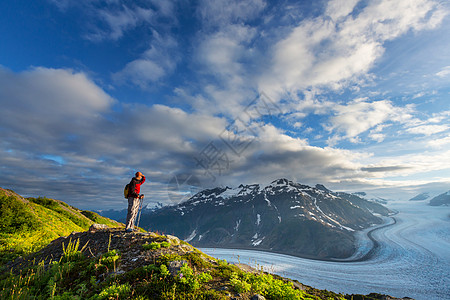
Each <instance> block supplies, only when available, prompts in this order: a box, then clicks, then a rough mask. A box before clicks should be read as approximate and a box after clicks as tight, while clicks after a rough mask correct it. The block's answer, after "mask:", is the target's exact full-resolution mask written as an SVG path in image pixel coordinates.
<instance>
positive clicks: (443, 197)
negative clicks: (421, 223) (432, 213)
mask: <svg viewBox="0 0 450 300" xmlns="http://www.w3.org/2000/svg"><path fill="white" fill-rule="evenodd" d="M429 204H430V205H431V206H440V205H447V206H448V205H450V191H448V192H446V193H443V194H440V195H439V196H436V197H434V198H433V199H431V200H430V203H429Z"/></svg>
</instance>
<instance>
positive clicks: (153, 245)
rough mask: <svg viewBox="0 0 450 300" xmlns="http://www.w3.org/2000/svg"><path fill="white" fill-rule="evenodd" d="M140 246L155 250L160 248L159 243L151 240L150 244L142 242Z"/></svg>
mask: <svg viewBox="0 0 450 300" xmlns="http://www.w3.org/2000/svg"><path fill="white" fill-rule="evenodd" d="M142 247H143V248H144V249H145V250H157V249H159V248H161V244H160V243H156V242H152V243H150V244H143V245H142Z"/></svg>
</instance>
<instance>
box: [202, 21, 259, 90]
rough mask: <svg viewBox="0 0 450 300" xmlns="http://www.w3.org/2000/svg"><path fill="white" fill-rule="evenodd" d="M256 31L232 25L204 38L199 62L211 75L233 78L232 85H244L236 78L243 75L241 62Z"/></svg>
mask: <svg viewBox="0 0 450 300" xmlns="http://www.w3.org/2000/svg"><path fill="white" fill-rule="evenodd" d="M254 35H255V30H254V29H252V28H250V27H249V26H243V25H230V26H227V27H226V28H224V29H223V30H221V31H219V32H216V33H213V34H211V35H206V36H202V37H201V39H202V41H201V42H200V45H199V48H198V54H197V55H198V60H199V61H200V63H201V64H203V65H204V66H205V67H206V68H207V69H208V73H209V74H213V75H219V76H220V78H221V79H225V78H223V76H225V77H231V78H229V81H230V83H231V84H229V86H231V85H233V84H234V85H235V84H238V85H242V84H243V82H242V81H241V82H235V80H234V79H235V78H236V77H238V76H239V75H242V72H243V63H242V62H240V61H241V60H242V58H243V57H244V56H245V55H246V51H248V49H247V47H246V46H247V45H248V44H249V43H250V41H251V40H252V39H253V37H254Z"/></svg>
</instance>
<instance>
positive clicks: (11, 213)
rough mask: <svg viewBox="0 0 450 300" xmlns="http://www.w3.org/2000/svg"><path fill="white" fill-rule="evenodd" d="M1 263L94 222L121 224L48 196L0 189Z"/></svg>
mask: <svg viewBox="0 0 450 300" xmlns="http://www.w3.org/2000/svg"><path fill="white" fill-rule="evenodd" d="M0 208H1V210H0V220H2V222H1V225H0V262H1V263H4V262H6V261H8V260H10V259H12V258H14V257H17V256H19V255H26V254H29V253H31V252H35V251H38V250H40V249H41V248H43V247H44V246H46V245H47V244H48V243H49V242H51V241H52V240H54V239H56V238H58V237H61V236H67V235H69V234H70V233H71V232H73V231H77V232H78V231H85V230H87V229H88V228H89V226H91V225H92V224H93V223H99V224H106V225H108V226H110V227H123V224H121V223H118V222H116V221H113V220H110V219H107V218H104V217H101V216H100V215H98V214H96V213H93V212H90V211H82V210H79V209H77V208H74V207H71V206H69V205H67V204H66V203H64V202H62V201H58V200H53V199H48V198H28V199H25V198H22V197H21V196H20V195H18V194H16V193H14V192H13V191H10V190H5V189H2V188H0Z"/></svg>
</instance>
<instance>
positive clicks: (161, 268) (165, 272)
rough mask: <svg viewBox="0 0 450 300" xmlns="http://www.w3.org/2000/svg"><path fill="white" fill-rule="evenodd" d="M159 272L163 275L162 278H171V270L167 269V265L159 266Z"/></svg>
mask: <svg viewBox="0 0 450 300" xmlns="http://www.w3.org/2000/svg"><path fill="white" fill-rule="evenodd" d="M159 272H160V273H161V275H162V276H169V275H170V272H169V269H167V266H166V265H161V266H159Z"/></svg>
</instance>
